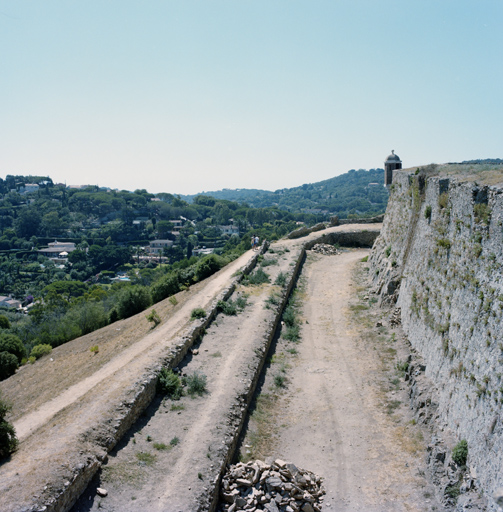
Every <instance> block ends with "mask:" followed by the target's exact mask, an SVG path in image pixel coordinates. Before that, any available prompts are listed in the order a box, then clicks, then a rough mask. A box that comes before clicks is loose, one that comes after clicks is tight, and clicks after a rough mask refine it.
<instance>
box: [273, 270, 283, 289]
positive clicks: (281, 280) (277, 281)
mask: <svg viewBox="0 0 503 512" xmlns="http://www.w3.org/2000/svg"><path fill="white" fill-rule="evenodd" d="M274 284H277V285H278V286H285V284H286V274H284V273H283V272H280V273H279V274H278V277H277V278H276V281H274Z"/></svg>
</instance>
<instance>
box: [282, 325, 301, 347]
mask: <svg viewBox="0 0 503 512" xmlns="http://www.w3.org/2000/svg"><path fill="white" fill-rule="evenodd" d="M283 338H285V340H288V341H293V342H294V343H297V342H298V341H299V340H300V329H299V326H298V325H293V326H287V328H286V332H285V334H283Z"/></svg>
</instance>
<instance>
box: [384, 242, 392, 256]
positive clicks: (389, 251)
mask: <svg viewBox="0 0 503 512" xmlns="http://www.w3.org/2000/svg"><path fill="white" fill-rule="evenodd" d="M384 254H386V258H389V255H390V254H391V245H388V247H386V250H385V251H384Z"/></svg>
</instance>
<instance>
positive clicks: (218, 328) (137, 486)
mask: <svg viewBox="0 0 503 512" xmlns="http://www.w3.org/2000/svg"><path fill="white" fill-rule="evenodd" d="M297 258H298V252H295V251H289V252H283V251H280V252H273V253H272V254H266V255H265V257H264V259H263V261H262V263H261V264H260V265H262V266H263V270H264V271H266V272H267V274H268V275H269V279H270V282H269V283H264V284H262V285H260V286H243V285H241V286H240V287H238V289H237V290H236V292H235V293H234V294H233V295H232V297H231V300H233V301H235V300H236V299H237V297H239V296H241V297H246V300H247V305H246V307H245V308H244V310H243V311H242V312H240V313H239V314H237V315H236V316H232V315H231V316H226V315H224V314H219V315H218V316H217V318H216V319H215V321H214V322H213V323H212V324H211V326H210V327H209V328H208V330H207V333H206V334H205V335H204V337H203V338H202V340H201V342H200V344H199V345H198V346H197V348H196V351H197V352H196V353H195V354H193V355H192V356H189V357H187V358H186V360H184V362H183V363H182V365H181V370H182V371H183V374H184V375H193V374H194V372H197V374H198V375H201V376H204V377H205V378H206V380H207V392H206V393H204V394H203V395H202V396H195V397H190V396H187V395H186V396H183V397H182V398H181V399H180V400H169V399H166V400H163V401H161V400H160V399H158V400H156V401H155V402H154V403H153V404H152V405H151V407H150V408H149V409H148V411H147V413H146V415H145V417H144V419H143V421H140V422H139V423H138V424H137V425H135V426H134V427H133V428H132V429H131V431H130V432H129V433H128V434H127V435H126V437H125V439H124V441H123V442H122V443H121V444H120V446H119V447H118V448H117V449H116V450H114V451H113V452H112V453H111V455H110V457H109V460H108V462H107V464H106V465H105V466H104V467H103V471H102V472H101V473H100V474H99V475H98V476H97V477H96V478H95V480H94V482H93V485H92V486H91V487H90V488H89V489H88V490H87V491H86V493H85V494H84V495H83V496H82V497H81V499H80V500H79V501H78V502H77V504H76V505H75V506H74V508H73V511H74V512H89V511H98V510H106V511H117V512H118V511H135V510H145V511H149V512H151V511H152V512H153V511H169V512H179V511H182V512H191V511H195V510H198V504H200V503H199V502H200V496H202V495H203V496H204V495H205V494H206V495H207V494H208V493H207V490H208V488H209V487H210V486H211V481H212V480H214V478H215V477H216V475H218V473H219V471H220V465H221V463H222V461H221V457H222V454H223V451H222V449H226V445H227V443H228V432H227V430H226V427H227V425H228V424H229V415H230V414H231V412H232V410H233V405H234V404H235V399H236V396H237V395H238V396H239V395H246V394H247V390H248V388H249V385H250V377H251V376H250V372H249V365H250V362H251V361H252V359H253V357H254V355H255V354H256V353H257V352H260V350H261V348H262V347H263V344H264V332H265V329H266V326H267V324H268V323H269V322H271V321H273V319H274V316H275V313H274V311H273V310H272V309H271V308H265V307H264V306H265V305H266V301H267V299H268V298H269V297H270V296H271V294H272V293H279V291H280V287H279V286H277V285H275V284H274V282H275V280H276V278H277V276H278V275H279V274H280V273H281V272H283V273H286V272H288V271H289V269H291V265H290V264H291V263H292V262H294V261H296V259H297ZM139 461H140V463H139ZM141 462H144V464H142V463H141ZM97 487H102V488H106V489H107V491H108V496H107V497H106V498H105V499H100V498H99V497H98V496H97V494H96V488H97Z"/></svg>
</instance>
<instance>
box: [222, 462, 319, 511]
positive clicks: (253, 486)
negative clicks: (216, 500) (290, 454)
mask: <svg viewBox="0 0 503 512" xmlns="http://www.w3.org/2000/svg"><path fill="white" fill-rule="evenodd" d="M324 494H325V491H324V490H323V488H322V486H321V478H320V477H319V476H316V475H315V474H313V473H310V472H309V471H306V470H303V469H300V468H298V467H297V466H295V465H294V464H291V463H290V462H284V461H282V460H279V459H277V460H275V461H274V462H273V463H272V464H266V463H265V462H263V461H260V460H256V461H255V462H248V463H247V464H243V463H242V462H240V463H238V464H236V465H234V466H230V467H229V469H228V470H227V472H226V474H225V475H224V477H223V479H222V486H221V491H220V495H221V505H220V508H219V510H220V511H226V512H235V511H236V510H247V511H249V512H253V511H256V510H267V511H269V512H320V510H321V504H320V502H321V500H322V499H323V495H324Z"/></svg>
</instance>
